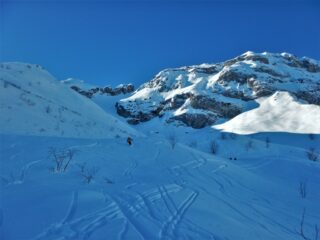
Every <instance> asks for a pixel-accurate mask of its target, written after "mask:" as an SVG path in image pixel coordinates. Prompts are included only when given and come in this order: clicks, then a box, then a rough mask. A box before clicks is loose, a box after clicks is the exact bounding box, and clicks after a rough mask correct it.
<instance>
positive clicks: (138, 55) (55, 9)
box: [0, 0, 320, 85]
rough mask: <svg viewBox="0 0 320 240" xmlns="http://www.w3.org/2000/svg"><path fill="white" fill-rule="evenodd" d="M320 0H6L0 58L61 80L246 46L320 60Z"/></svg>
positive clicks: (141, 72) (108, 76)
mask: <svg viewBox="0 0 320 240" xmlns="http://www.w3.org/2000/svg"><path fill="white" fill-rule="evenodd" d="M319 13H320V1H317V0H304V1H303V0H291V1H289V0H278V1H275V0H269V1H267V0H245V1H242V0H233V1H232V0H225V1H222V0H220V1H215V0H212V1H185V0H176V1H156V0H151V1H146V0H145V1H134V0H129V1H89V0H88V1H84V0H82V1H77V0H68V1H61V0H60V1H59V0H56V1H51V0H47V1H45V0H43V1H39V0H38V1H28V0H20V1H13V0H10V1H8V0H4V1H3V0H2V2H1V6H0V61H22V62H30V63H37V64H40V65H43V66H44V67H45V68H46V69H48V70H49V71H50V72H51V73H52V74H53V75H54V76H56V77H57V78H58V79H65V78H67V77H76V78H80V79H83V80H85V81H86V82H89V83H93V84H98V85H109V84H110V85H117V84H119V83H128V82H133V83H135V84H136V85H139V84H141V83H143V82H145V81H147V80H150V79H151V78H152V77H153V76H154V75H155V74H156V73H157V72H159V71H160V70H162V69H164V68H168V67H177V66H183V65H191V64H200V63H204V62H207V63H213V62H217V61H224V60H226V59H229V58H232V57H235V56H237V55H239V54H241V53H243V52H245V51H248V50H251V51H257V52H263V51H269V52H284V51H286V52H290V53H293V54H295V55H297V56H309V57H312V58H316V59H320V27H319V23H320V14H319Z"/></svg>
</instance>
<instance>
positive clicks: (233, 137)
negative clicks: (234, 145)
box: [229, 133, 237, 140]
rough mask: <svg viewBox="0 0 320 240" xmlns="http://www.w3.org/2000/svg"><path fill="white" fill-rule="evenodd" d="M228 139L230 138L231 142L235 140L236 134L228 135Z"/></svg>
mask: <svg viewBox="0 0 320 240" xmlns="http://www.w3.org/2000/svg"><path fill="white" fill-rule="evenodd" d="M229 137H230V138H231V139H232V140H234V139H236V138H237V134H235V133H230V134H229Z"/></svg>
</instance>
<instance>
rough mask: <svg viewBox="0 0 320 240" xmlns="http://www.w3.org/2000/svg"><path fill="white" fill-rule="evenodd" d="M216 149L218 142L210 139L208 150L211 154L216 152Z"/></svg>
mask: <svg viewBox="0 0 320 240" xmlns="http://www.w3.org/2000/svg"><path fill="white" fill-rule="evenodd" d="M218 149H219V145H218V143H217V142H216V141H215V140H212V141H211V142H210V152H211V153H212V154H217V152H218Z"/></svg>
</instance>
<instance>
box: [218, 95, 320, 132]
mask: <svg viewBox="0 0 320 240" xmlns="http://www.w3.org/2000/svg"><path fill="white" fill-rule="evenodd" d="M259 103H260V106H259V107H258V108H255V109H253V110H250V111H247V112H244V113H242V114H239V115H238V116H236V117H234V118H233V119H231V120H230V121H228V122H226V123H223V124H221V125H215V126H213V127H214V128H216V129H220V130H223V131H226V132H234V133H238V134H252V133H258V132H291V133H311V134H312V133H313V134H320V124H319V123H320V106H317V105H313V104H303V103H301V102H299V101H297V99H296V98H295V97H293V96H291V95H290V94H289V93H288V92H276V93H275V94H273V95H272V96H270V97H267V98H265V99H261V100H260V101H259Z"/></svg>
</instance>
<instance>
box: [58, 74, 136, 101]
mask: <svg viewBox="0 0 320 240" xmlns="http://www.w3.org/2000/svg"><path fill="white" fill-rule="evenodd" d="M62 83H64V84H67V85H69V87H70V88H71V89H72V90H74V91H76V92H78V93H79V94H81V95H83V96H86V97H87V98H92V97H93V96H95V95H107V96H117V95H120V94H127V93H132V92H133V91H134V86H133V84H131V83H129V84H120V85H118V86H116V87H114V88H113V87H111V86H105V87H97V86H92V85H88V84H85V83H84V81H82V80H79V79H75V78H68V79H66V80H63V81H62Z"/></svg>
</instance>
